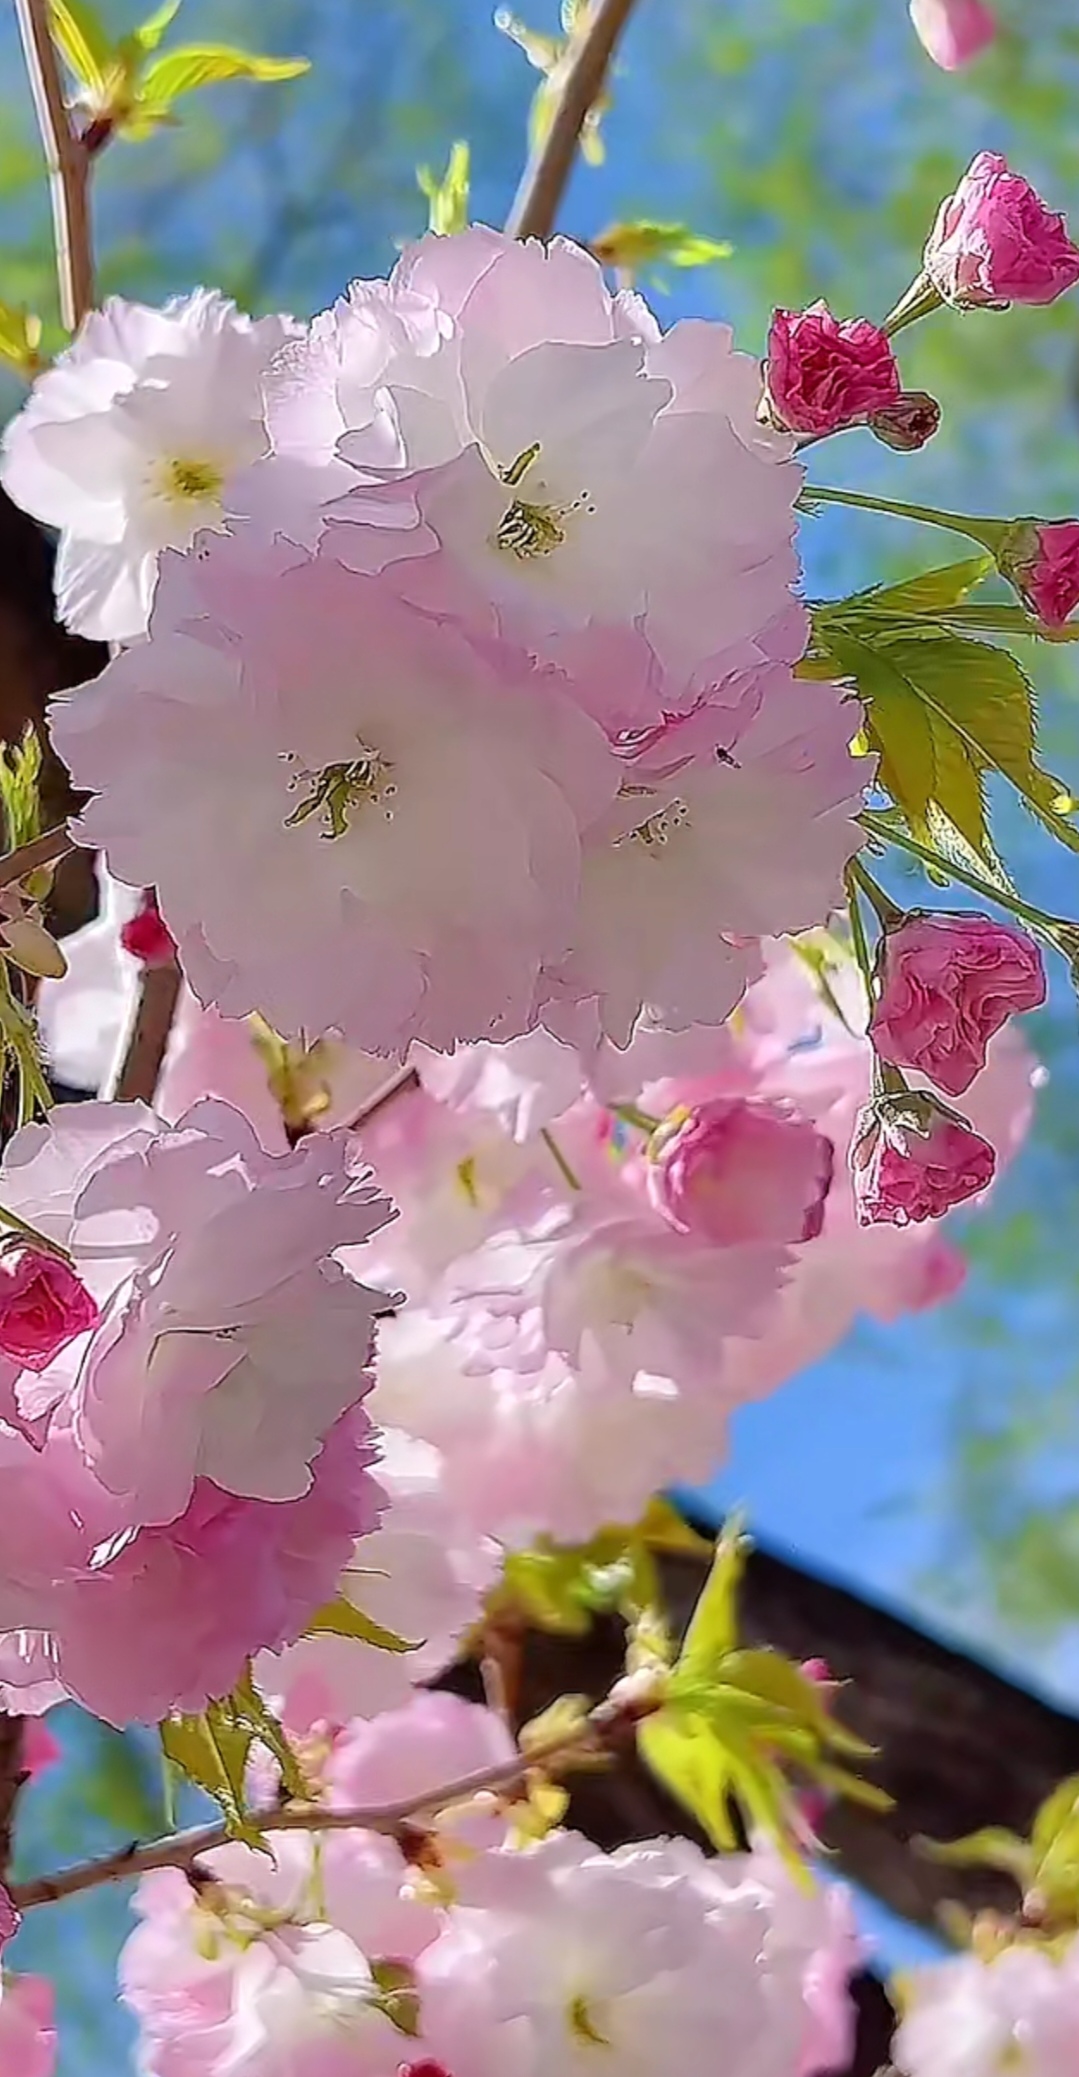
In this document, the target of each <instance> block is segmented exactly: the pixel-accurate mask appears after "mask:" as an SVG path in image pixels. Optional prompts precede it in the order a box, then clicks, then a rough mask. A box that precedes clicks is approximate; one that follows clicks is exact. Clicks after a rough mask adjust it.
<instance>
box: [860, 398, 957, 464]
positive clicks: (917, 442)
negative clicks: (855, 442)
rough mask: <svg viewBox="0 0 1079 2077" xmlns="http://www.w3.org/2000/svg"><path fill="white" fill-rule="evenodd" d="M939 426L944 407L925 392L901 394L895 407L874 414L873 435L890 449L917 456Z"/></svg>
mask: <svg viewBox="0 0 1079 2077" xmlns="http://www.w3.org/2000/svg"><path fill="white" fill-rule="evenodd" d="M939 425H940V405H939V404H938V403H937V400H936V398H935V397H931V396H930V395H929V392H928V390H924V389H905V390H901V391H900V394H899V395H898V396H897V397H896V399H895V402H894V403H892V404H885V405H883V406H882V408H881V410H879V411H874V413H873V416H872V417H871V419H870V421H869V429H870V432H873V433H875V434H876V436H877V439H878V440H883V441H884V444H885V446H886V447H896V448H898V449H899V452H900V453H901V454H913V453H914V452H915V451H916V450H917V449H918V448H919V447H924V446H925V443H926V441H927V440H931V439H932V438H933V435H934V433H935V432H936V431H937V428H938V427H939Z"/></svg>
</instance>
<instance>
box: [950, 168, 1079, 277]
mask: <svg viewBox="0 0 1079 2077" xmlns="http://www.w3.org/2000/svg"><path fill="white" fill-rule="evenodd" d="M925 271H926V273H927V275H928V276H929V279H930V281H931V282H932V284H933V287H934V288H935V289H936V290H937V293H938V294H939V295H941V296H943V298H944V301H945V302H946V303H954V304H956V306H957V307H958V308H959V309H960V310H973V309H977V308H978V307H979V306H984V307H988V308H991V309H999V308H1001V307H1002V306H1003V305H1005V304H1008V303H1053V302H1055V301H1056V298H1057V297H1058V296H1062V295H1064V294H1065V292H1066V290H1068V289H1070V288H1074V286H1075V283H1076V282H1077V281H1079V248H1077V247H1076V246H1075V245H1073V243H1072V241H1071V239H1070V238H1069V237H1068V231H1067V225H1066V224H1065V221H1064V218H1063V216H1059V215H1057V214H1055V212H1054V211H1052V210H1050V209H1047V208H1046V206H1045V203H1044V202H1043V201H1042V199H1041V196H1040V195H1039V194H1038V193H1037V192H1036V191H1035V189H1034V188H1032V187H1031V185H1030V182H1029V181H1027V180H1024V178H1023V176H1022V174H1021V173H1013V172H1012V171H1011V169H1010V167H1009V166H1008V163H1007V160H1006V159H1004V158H1002V157H1001V155H1000V153H999V152H993V151H980V152H979V153H978V155H977V157H976V158H975V159H974V160H972V162H971V164H970V166H969V167H968V169H967V171H966V173H964V175H963V178H962V180H961V181H960V183H959V186H958V187H957V189H956V191H955V193H954V195H949V196H948V197H947V199H946V200H945V201H943V202H942V203H941V205H940V213H939V215H938V217H937V220H936V223H935V225H934V227H933V230H932V233H931V235H930V238H929V243H928V245H927V246H926V248H925Z"/></svg>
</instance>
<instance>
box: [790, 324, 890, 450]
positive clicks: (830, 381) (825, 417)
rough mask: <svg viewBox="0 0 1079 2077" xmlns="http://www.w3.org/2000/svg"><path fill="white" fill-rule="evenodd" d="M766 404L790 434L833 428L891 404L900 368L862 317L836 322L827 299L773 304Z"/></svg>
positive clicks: (878, 332)
mask: <svg viewBox="0 0 1079 2077" xmlns="http://www.w3.org/2000/svg"><path fill="white" fill-rule="evenodd" d="M765 384H766V404H765V409H766V411H767V413H768V416H769V417H770V418H771V420H772V422H773V423H774V424H776V425H779V426H783V427H785V428H786V429H787V431H788V432H792V433H834V432H835V431H836V430H837V429H838V427H840V426H847V425H855V424H856V423H858V422H859V421H860V420H862V419H866V418H871V417H872V416H873V414H874V412H877V411H881V410H883V409H884V407H885V406H886V405H888V404H892V403H894V402H895V399H896V398H897V397H898V395H899V393H900V383H899V369H898V367H897V365H896V359H895V355H894V353H893V352H892V349H891V347H890V345H889V344H888V341H887V339H886V338H885V335H884V333H883V332H882V331H881V330H880V327H879V326H878V325H875V324H871V323H870V320H869V319H868V317H847V318H844V319H843V320H842V322H840V321H839V320H838V319H837V318H834V317H833V316H832V313H831V311H830V310H829V308H828V305H827V304H826V303H814V304H812V306H811V307H810V309H808V310H777V311H776V312H775V314H774V316H773V318H772V322H771V326H770V328H769V332H768V361H767V365H766V368H765Z"/></svg>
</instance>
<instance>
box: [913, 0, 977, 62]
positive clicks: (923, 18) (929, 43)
mask: <svg viewBox="0 0 1079 2077" xmlns="http://www.w3.org/2000/svg"><path fill="white" fill-rule="evenodd" d="M910 18H911V21H912V22H913V23H914V27H915V30H916V32H917V36H918V41H919V43H921V45H922V47H923V49H924V50H926V51H927V52H928V54H929V56H930V57H931V58H932V60H933V63H934V65H939V66H941V68H942V70H943V71H945V72H958V71H959V70H960V68H961V67H962V66H963V65H969V64H970V62H971V59H972V58H976V57H979V56H980V54H981V52H982V51H983V50H986V49H987V48H988V46H989V44H991V43H992V42H993V40H994V38H995V36H996V33H997V24H996V18H995V16H994V15H993V14H992V13H991V12H990V10H989V8H988V7H986V6H985V4H984V0H910Z"/></svg>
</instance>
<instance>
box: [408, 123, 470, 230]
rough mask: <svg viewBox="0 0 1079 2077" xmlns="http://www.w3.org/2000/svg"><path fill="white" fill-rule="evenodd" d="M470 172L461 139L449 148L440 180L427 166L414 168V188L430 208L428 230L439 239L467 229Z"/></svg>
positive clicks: (466, 153) (466, 149) (465, 147)
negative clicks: (447, 158)
mask: <svg viewBox="0 0 1079 2077" xmlns="http://www.w3.org/2000/svg"><path fill="white" fill-rule="evenodd" d="M470 172H471V154H470V151H469V147H468V145H467V143H465V141H464V140H463V139H458V142H457V143H456V144H455V145H453V146H452V148H451V150H450V156H449V161H448V163H447V166H446V171H445V173H444V174H443V175H442V178H441V180H439V178H438V176H437V174H435V173H433V172H432V170H431V168H430V166H419V167H417V169H416V181H417V185H418V187H419V189H420V192H421V194H424V195H426V197H427V200H428V203H429V205H430V206H429V209H428V228H429V229H430V230H432V231H437V233H438V235H439V236H440V237H442V238H448V237H450V236H452V234H453V233H454V232H456V231H467V229H468V201H469V186H470Z"/></svg>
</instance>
